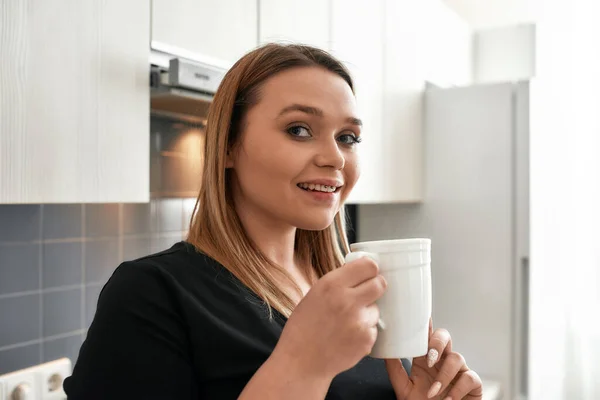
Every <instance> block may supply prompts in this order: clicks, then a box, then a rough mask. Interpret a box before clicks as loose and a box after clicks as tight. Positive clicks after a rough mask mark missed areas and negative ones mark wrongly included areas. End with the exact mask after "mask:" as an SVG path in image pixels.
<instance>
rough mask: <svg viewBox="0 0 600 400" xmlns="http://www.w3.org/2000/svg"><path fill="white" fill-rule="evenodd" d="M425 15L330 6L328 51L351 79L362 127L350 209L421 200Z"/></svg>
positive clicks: (390, 2)
mask: <svg viewBox="0 0 600 400" xmlns="http://www.w3.org/2000/svg"><path fill="white" fill-rule="evenodd" d="M423 10H424V8H423V7H421V8H419V7H415V6H414V3H413V2H408V1H396V0H375V1H373V2H369V3H367V2H364V1H361V0H350V1H345V0H333V2H332V13H331V14H332V26H331V36H332V44H331V46H332V47H331V50H332V52H333V54H334V55H335V56H337V57H338V58H340V59H341V60H342V61H343V62H344V63H345V64H346V66H347V67H348V68H349V69H350V72H351V73H352V77H353V78H354V83H355V91H356V101H357V106H358V113H359V117H360V118H361V119H362V120H363V124H364V126H363V142H362V143H361V144H360V145H359V147H358V151H359V155H360V160H361V177H360V179H359V181H358V183H357V185H356V187H355V189H354V190H353V192H352V194H351V195H350V198H349V199H348V202H349V203H355V204H376V203H414V202H419V201H421V200H422V181H423V179H422V173H423V168H422V164H423V156H422V131H423V128H422V122H421V121H422V115H423V112H422V109H423V105H422V97H423V92H424V88H425V77H424V75H423V73H422V68H421V64H420V62H421V61H420V60H421V59H422V56H421V52H422V50H421V49H420V47H419V45H420V43H421V39H422V37H421V32H422V28H421V27H420V25H421V24H422V22H423V21H424V20H426V18H427V15H426V13H425V12H423Z"/></svg>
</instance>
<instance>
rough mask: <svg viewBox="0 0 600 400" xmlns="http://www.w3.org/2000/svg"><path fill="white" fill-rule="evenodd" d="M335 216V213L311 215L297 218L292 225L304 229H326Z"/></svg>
mask: <svg viewBox="0 0 600 400" xmlns="http://www.w3.org/2000/svg"><path fill="white" fill-rule="evenodd" d="M334 218H335V214H331V215H329V214H328V215H311V216H307V217H304V218H298V219H297V220H296V221H294V222H295V223H294V226H295V227H296V228H298V229H303V230H305V231H322V230H323V229H327V228H328V227H329V226H330V225H331V224H332V223H333V219H334Z"/></svg>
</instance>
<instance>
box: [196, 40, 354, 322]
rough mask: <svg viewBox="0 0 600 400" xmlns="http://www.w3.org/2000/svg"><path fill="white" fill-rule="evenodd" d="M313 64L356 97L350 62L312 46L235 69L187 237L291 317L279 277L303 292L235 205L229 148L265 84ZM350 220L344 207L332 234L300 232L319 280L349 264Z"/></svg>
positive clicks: (214, 109) (226, 83)
mask: <svg viewBox="0 0 600 400" xmlns="http://www.w3.org/2000/svg"><path fill="white" fill-rule="evenodd" d="M308 66H318V67H321V68H325V69H326V70H328V71H331V72H333V73H335V74H337V75H339V76H340V77H342V78H343V79H344V80H345V81H346V82H347V83H348V85H349V86H350V88H351V89H352V91H353V92H354V88H353V83H352V78H351V77H350V74H349V73H348V71H347V69H346V68H345V67H344V66H343V64H342V63H341V62H339V61H338V60H336V59H335V58H333V57H332V56H331V55H330V54H328V53H327V52H325V51H323V50H320V49H317V48H314V47H310V46H302V45H281V44H267V45H265V46H262V47H259V48H258V49H256V50H253V51H252V52H250V53H248V54H246V55H245V56H244V57H242V58H241V59H240V60H239V61H238V62H237V63H235V65H234V66H233V67H232V68H231V69H230V70H229V71H228V72H227V74H226V75H225V77H224V78H223V81H222V82H221V85H220V86H219V89H218V90H217V92H216V94H215V97H214V99H213V102H212V104H211V106H210V109H209V111H208V118H207V124H206V139H205V149H204V170H203V173H202V184H201V188H200V192H199V194H198V198H197V200H196V205H195V207H194V212H193V214H192V219H191V221H190V230H189V234H188V237H187V241H188V242H189V243H191V244H192V245H193V246H194V247H195V248H196V249H197V250H198V251H200V252H202V253H204V254H206V255H208V256H210V257H212V258H213V259H215V260H216V261H217V262H219V263H220V264H222V265H223V266H224V267H225V268H227V269H228V270H229V271H230V272H231V273H232V274H233V275H234V276H236V277H237V278H238V279H239V280H240V281H241V282H242V283H243V284H244V285H246V286H247V287H248V288H249V289H251V290H252V291H253V292H254V293H256V294H257V295H258V296H259V297H260V298H262V299H263V300H264V302H265V304H266V305H267V307H268V309H269V312H270V313H271V311H272V309H271V307H273V308H275V309H277V310H278V311H279V312H280V313H282V314H283V315H285V316H286V317H288V316H289V315H290V314H291V313H292V311H293V309H294V307H295V304H294V302H293V301H292V299H291V298H290V296H289V295H288V294H287V293H286V292H285V291H284V290H283V289H282V288H280V287H279V285H278V284H277V282H278V281H277V280H276V278H275V277H276V276H284V277H285V279H288V280H289V283H290V285H291V286H292V287H293V288H294V289H295V290H297V291H298V292H300V288H299V287H298V285H296V283H295V282H294V280H293V279H292V277H291V276H290V275H289V274H288V273H287V272H286V271H285V270H284V269H283V268H282V267H281V266H279V265H276V264H275V263H273V262H272V261H270V260H269V259H268V258H267V257H266V256H265V255H264V254H263V253H262V252H261V251H260V250H259V249H258V248H257V246H256V245H255V244H254V243H253V242H252V240H251V239H250V238H249V237H248V235H247V234H246V232H245V230H244V228H243V227H242V224H241V222H240V220H239V218H238V215H237V213H236V211H235V209H234V206H233V201H232V194H231V187H230V171H229V170H228V169H226V167H225V160H226V154H227V152H228V150H230V149H231V148H232V146H234V145H235V144H236V143H237V141H238V140H239V135H240V131H242V130H243V128H244V118H245V115H246V114H247V112H248V110H249V109H250V108H251V107H252V106H253V105H255V104H257V103H258V101H259V100H260V89H261V86H262V84H263V83H264V82H265V80H267V79H268V78H270V77H271V76H273V75H275V74H277V73H278V72H281V71H284V70H286V69H289V68H294V67H308ZM345 222H346V221H345V215H344V209H343V207H342V208H341V209H340V211H339V212H338V213H337V214H336V216H335V219H334V223H333V224H331V225H330V226H329V227H327V228H326V229H324V230H322V231H308V230H302V229H297V231H296V238H295V239H296V240H295V246H294V247H295V248H294V250H295V252H296V255H297V256H298V257H299V259H300V260H302V261H303V263H304V264H306V265H309V266H311V267H312V268H313V269H314V272H315V274H316V276H317V277H319V278H320V277H321V276H323V275H325V274H326V273H328V272H330V271H332V270H334V269H336V268H338V267H340V266H341V265H342V264H343V258H344V255H345V254H346V253H347V252H348V251H349V250H348V239H347V237H346V229H345V225H346V223H345ZM275 272H276V273H277V274H275ZM307 272H308V271H307Z"/></svg>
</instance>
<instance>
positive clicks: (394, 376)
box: [385, 358, 412, 399]
mask: <svg viewBox="0 0 600 400" xmlns="http://www.w3.org/2000/svg"><path fill="white" fill-rule="evenodd" d="M385 368H386V369H387V373H388V376H389V378H390V382H391V383H392V387H393V388H394V392H395V393H396V397H398V398H399V399H405V398H408V395H409V394H410V391H411V389H412V382H411V381H410V378H409V377H408V374H407V373H406V370H405V369H404V366H403V365H402V361H401V360H399V359H397V358H394V359H387V360H385Z"/></svg>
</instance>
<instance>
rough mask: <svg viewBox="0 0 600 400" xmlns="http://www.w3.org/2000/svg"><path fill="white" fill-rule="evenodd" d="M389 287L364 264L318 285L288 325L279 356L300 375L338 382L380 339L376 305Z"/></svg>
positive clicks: (330, 275) (349, 266) (369, 262)
mask: <svg viewBox="0 0 600 400" xmlns="http://www.w3.org/2000/svg"><path fill="white" fill-rule="evenodd" d="M386 286H387V283H386V281H385V279H384V278H383V276H381V275H379V268H378V266H377V264H376V263H375V262H374V261H373V260H371V259H369V258H361V259H358V260H355V261H352V262H350V263H348V264H345V265H344V266H342V267H341V268H338V269H336V270H334V271H332V272H330V273H328V274H326V275H325V276H323V277H322V278H321V279H319V280H318V281H317V283H315V284H314V285H313V287H312V288H311V289H310V291H309V292H308V293H307V294H306V296H305V297H304V299H302V301H301V302H300V303H299V304H298V305H297V306H296V308H295V310H294V311H293V313H292V315H291V316H290V318H289V319H288V321H287V323H286V325H285V328H284V329H283V332H282V334H281V337H280V339H279V342H278V344H277V346H276V348H275V351H274V352H277V353H278V354H283V355H284V356H285V358H286V359H287V360H289V362H290V364H289V365H288V366H290V367H291V366H292V365H293V366H295V367H297V368H300V369H301V371H304V372H306V373H310V374H315V373H316V374H319V376H321V377H328V378H330V379H333V378H334V377H335V376H336V375H337V374H339V373H340V372H343V371H345V370H347V369H350V368H352V367H353V366H354V365H356V364H357V363H358V362H359V361H360V360H361V359H362V358H363V357H365V356H367V355H368V354H369V353H370V352H371V349H372V347H373V344H374V343H375V339H376V338H377V322H378V320H379V310H378V308H377V305H375V304H374V303H375V301H376V300H377V299H379V298H380V297H381V296H382V295H383V293H384V292H385V289H386Z"/></svg>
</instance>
